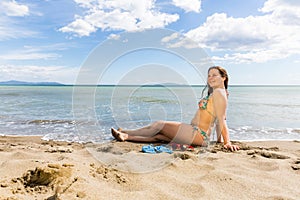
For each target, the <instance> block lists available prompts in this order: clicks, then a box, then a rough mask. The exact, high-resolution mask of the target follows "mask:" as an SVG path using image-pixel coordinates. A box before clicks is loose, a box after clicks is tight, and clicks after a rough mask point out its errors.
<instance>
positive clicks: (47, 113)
mask: <svg viewBox="0 0 300 200" xmlns="http://www.w3.org/2000/svg"><path fill="white" fill-rule="evenodd" d="M201 91H202V87H138V86H132V87H125V86H122V87H114V86H110V87H108V86H106V87H71V86H52V87H50V86H1V87H0V100H1V105H0V134H2V135H42V136H43V137H44V138H45V139H54V140H65V141H81V142H87V141H91V142H105V141H108V140H111V139H112V137H111V135H110V128H111V127H112V126H113V127H119V126H120V127H124V128H138V127H141V126H143V125H147V124H149V123H151V122H153V121H155V120H172V121H182V122H185V123H189V122H190V120H191V118H192V117H193V115H194V112H195V110H196V109H197V101H198V100H199V98H200V97H201ZM299 91H300V87H298V86H294V87H291V86H284V87H283V86H272V87H271V86H268V87H261V86H260V87H254V86H247V87H246V86H243V87H238V86H232V87H230V88H229V93H230V95H229V107H228V111H227V122H228V126H229V129H230V135H231V138H232V139H233V140H300V123H299V121H300V120H299V119H300V93H299Z"/></svg>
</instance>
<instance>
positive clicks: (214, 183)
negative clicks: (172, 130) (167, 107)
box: [0, 136, 300, 200]
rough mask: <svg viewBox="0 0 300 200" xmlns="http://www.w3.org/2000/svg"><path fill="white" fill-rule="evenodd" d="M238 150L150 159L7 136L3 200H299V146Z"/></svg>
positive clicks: (255, 145)
mask: <svg viewBox="0 0 300 200" xmlns="http://www.w3.org/2000/svg"><path fill="white" fill-rule="evenodd" d="M236 143H238V144H240V146H241V150H240V151H238V152H228V151H227V150H225V149H223V148H222V146H221V145H218V144H212V145H210V146H209V147H208V148H205V149H203V148H195V149H189V150H185V151H182V150H174V151H173V153H172V154H168V153H157V154H148V153H143V152H141V148H142V146H143V145H146V144H141V143H129V142H115V141H112V142H109V143H105V144H78V143H68V142H54V141H44V140H41V137H38V136H22V137H19V136H1V137H0V168H1V170H0V199H1V200H13V199H16V200H17V199H18V200H23V199H24V200H25V199H28V200H29V199H30V200H32V199H37V200H40V199H48V200H55V199H62V200H65V199H66V200H68V199H71V200H73V199H89V200H91V199H92V200H93V199H95V200H96V199H178V200H179V199H270V200H271V199H274V200H275V199H276V200H279V199H295V200H296V199H299V197H300V190H299V182H300V142H299V141H263V142H243V143H241V142H236ZM154 145H155V144H154Z"/></svg>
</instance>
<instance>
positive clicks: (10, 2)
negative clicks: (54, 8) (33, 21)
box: [0, 0, 29, 17]
mask: <svg viewBox="0 0 300 200" xmlns="http://www.w3.org/2000/svg"><path fill="white" fill-rule="evenodd" d="M0 7H1V11H0V12H3V13H4V14H6V15H7V16H14V17H23V16H26V15H29V8H28V6H26V5H23V4H19V3H17V2H16V1H14V0H2V1H1V2H0Z"/></svg>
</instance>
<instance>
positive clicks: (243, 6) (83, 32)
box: [0, 0, 300, 85]
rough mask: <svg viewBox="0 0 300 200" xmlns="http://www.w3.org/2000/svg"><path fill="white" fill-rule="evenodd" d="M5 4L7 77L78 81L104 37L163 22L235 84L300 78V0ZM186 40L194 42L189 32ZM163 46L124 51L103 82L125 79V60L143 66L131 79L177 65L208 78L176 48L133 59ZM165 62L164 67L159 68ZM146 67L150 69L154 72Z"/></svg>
mask: <svg viewBox="0 0 300 200" xmlns="http://www.w3.org/2000/svg"><path fill="white" fill-rule="evenodd" d="M0 7H1V9H0V81H7V80H12V79H13V80H21V81H57V82H61V83H67V84H73V83H76V80H77V77H78V74H79V73H80V70H81V69H82V66H83V65H84V63H85V62H86V60H87V59H89V56H90V54H91V52H93V51H94V50H95V49H97V48H99V45H100V46H101V44H102V43H103V42H105V41H108V40H114V39H116V38H118V37H119V36H120V35H122V34H123V35H124V34H125V35H126V33H133V32H137V31H138V32H139V31H142V30H152V29H158V28H159V29H168V30H172V31H174V32H177V33H179V34H180V35H181V36H184V37H185V38H190V39H191V40H192V41H193V42H194V43H195V44H197V45H198V46H199V47H200V48H201V49H203V50H204V51H205V52H206V53H207V55H208V57H209V58H210V59H211V60H212V62H213V63H214V64H215V65H221V66H223V67H225V68H226V69H227V70H228V72H229V74H230V84H253V85H255V84H270V85H271V84H297V85H299V84H300V72H299V70H298V69H299V67H298V66H299V64H300V56H299V55H300V1H298V0H251V1H241V0H226V1H223V0H157V1H154V0H126V1H125V0H110V1H109V0H39V1H36V0H34V1H32V0H1V2H0ZM181 38H183V37H181ZM178 45H182V46H186V45H187V43H186V40H182V41H180V42H179V43H178ZM116 48H117V47H116ZM158 52H159V51H157V52H152V53H151V52H150V53H149V51H144V52H137V53H136V54H128V56H127V57H124V56H123V57H122V58H120V59H119V60H117V61H116V62H114V64H113V65H112V66H111V68H110V69H109V70H107V74H106V76H105V77H104V78H103V79H102V80H101V81H100V82H103V83H109V84H113V83H119V82H120V80H121V79H122V80H125V79H124V74H123V75H122V74H118V73H117V72H118V71H119V70H120V69H121V68H122V70H123V71H124V69H125V71H126V70H127V72H129V71H130V72H134V71H136V72H134V73H132V74H133V76H129V77H130V79H131V82H130V83H134V81H135V79H134V77H136V76H139V79H140V81H141V80H142V81H143V80H144V81H145V79H146V78H149V76H150V75H149V74H151V73H152V74H153V75H155V76H156V79H155V80H162V82H168V81H172V79H168V78H166V79H164V77H165V76H166V72H167V73H168V71H172V72H173V71H176V72H178V73H182V74H184V76H183V77H184V79H189V76H191V78H190V79H191V80H192V81H191V83H192V84H197V83H199V84H203V82H202V81H198V80H197V78H195V77H193V72H192V71H191V70H190V68H191V66H189V65H186V64H182V61H178V60H176V59H175V58H170V57H169V56H168V55H167V56H165V57H164V59H162V60H161V61H157V60H156V61H155V63H156V64H155V65H153V66H150V65H149V63H151V61H149V56H148V58H147V59H148V61H147V62H145V63H144V64H143V62H142V61H141V62H137V63H138V65H139V67H138V68H137V66H136V65H137V63H136V62H133V61H134V60H135V61H136V59H142V58H143V56H141V54H142V55H145V53H149V54H147V55H150V58H151V55H152V56H153V58H157V57H159V56H160V55H164V54H158ZM112 53H113V52H112ZM100 58H101V55H100ZM144 58H145V57H144ZM167 58H168V59H169V60H166V59H167ZM122 59H124V60H122ZM128 60H131V61H128ZM122 61H124V62H122ZM125 61H126V62H125ZM175 61H176V63H177V64H175ZM168 62H169V63H168ZM134 63H135V66H132V65H133V64H134ZM178 63H181V65H180V64H178ZM122 64H123V65H127V66H122ZM160 66H161V69H164V70H162V71H161V72H158V71H157V70H158V69H159V67H160ZM165 66H167V67H165ZM170 66H174V70H172V69H170ZM123 67H125V68H123ZM126 67H127V68H126ZM151 67H152V68H153V70H154V72H153V71H151V70H150V69H152V68H151ZM167 68H168V69H167ZM175 68H176V69H175ZM140 69H147V70H146V71H147V73H146V74H147V76H148V77H143V75H142V73H140V71H141V70H140ZM137 73H139V75H137ZM189 73H190V74H189ZM121 76H122V77H121ZM129 77H125V78H126V80H127V81H128V80H129ZM175 78H176V75H175ZM177 78H178V77H177ZM136 81H137V83H140V82H139V81H138V80H136Z"/></svg>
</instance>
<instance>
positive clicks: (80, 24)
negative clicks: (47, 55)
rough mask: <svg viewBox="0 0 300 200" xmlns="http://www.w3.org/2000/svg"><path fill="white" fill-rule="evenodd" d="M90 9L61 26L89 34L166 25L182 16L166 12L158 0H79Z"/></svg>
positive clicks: (78, 32) (84, 34)
mask: <svg viewBox="0 0 300 200" xmlns="http://www.w3.org/2000/svg"><path fill="white" fill-rule="evenodd" d="M75 2H76V3H77V4H78V5H79V6H81V7H83V8H85V9H87V11H86V15H84V16H76V17H75V20H74V21H73V22H71V23H70V24H68V25H67V26H64V27H62V28H61V29H59V30H60V31H61V32H67V33H72V34H75V35H76V36H79V37H82V36H89V35H90V34H91V33H93V32H95V31H97V30H98V29H101V30H102V31H111V30H125V31H137V30H142V29H148V28H163V27H165V26H166V25H168V24H170V23H172V22H175V21H177V20H178V19H179V15H177V14H168V13H162V12H160V11H159V10H158V9H157V8H156V7H155V0H128V1H124V0H114V1H110V0H89V1H83V0H76V1H75Z"/></svg>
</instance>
